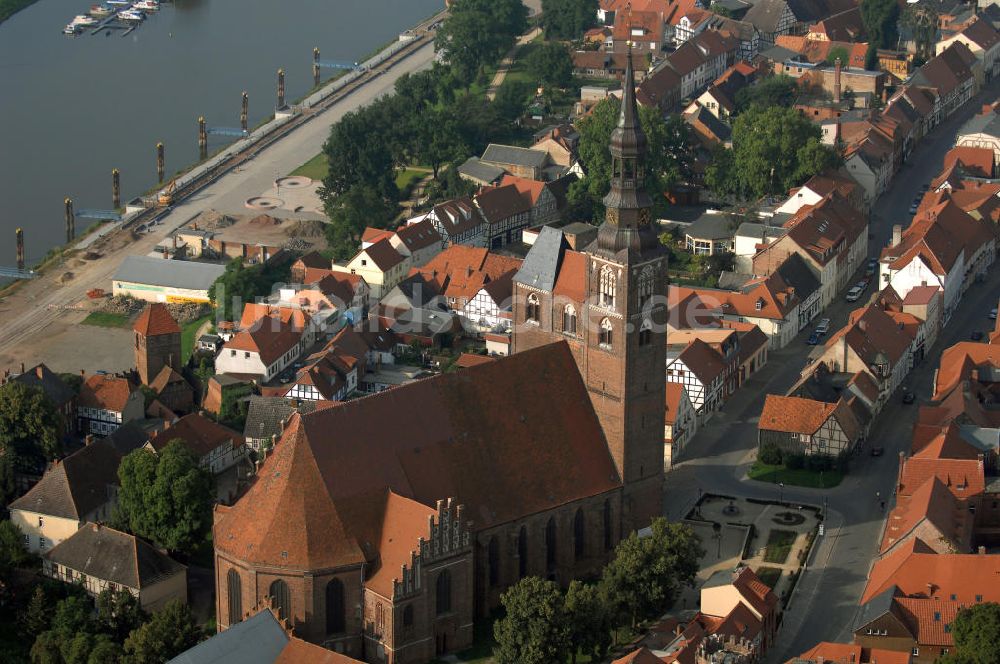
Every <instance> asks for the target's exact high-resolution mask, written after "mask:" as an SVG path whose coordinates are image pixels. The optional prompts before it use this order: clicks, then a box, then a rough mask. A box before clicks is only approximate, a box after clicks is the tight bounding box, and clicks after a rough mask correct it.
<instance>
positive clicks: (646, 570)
mask: <svg viewBox="0 0 1000 664" xmlns="http://www.w3.org/2000/svg"><path fill="white" fill-rule="evenodd" d="M651 530H652V534H651V535H649V536H648V537H642V538H640V537H639V536H638V535H637V534H636V533H632V534H631V535H629V537H628V538H626V539H624V540H622V541H621V542H619V543H618V546H617V547H616V548H615V557H614V559H613V560H612V561H611V563H610V564H609V565H608V566H607V567H605V568H604V574H603V575H602V577H601V587H602V591H603V592H604V594H605V596H606V597H607V600H608V606H609V608H610V610H611V611H612V613H613V615H615V616H616V617H617V619H618V621H619V623H618V624H622V622H623V621H626V620H627V621H629V624H630V625H631V626H632V627H633V628H634V627H635V626H636V624H638V622H639V620H641V619H644V618H651V617H654V616H657V615H660V614H661V613H662V612H663V611H664V610H665V609H667V608H668V607H669V606H670V605H671V604H672V603H673V602H674V600H675V599H676V598H677V595H678V593H679V592H680V589H681V587H682V586H691V585H693V584H694V578H695V574H697V572H698V561H699V559H701V557H702V556H703V555H704V554H705V551H704V550H703V549H702V548H701V540H700V538H699V537H698V535H696V534H695V532H694V531H693V530H692V529H691V527H690V526H687V525H685V524H681V523H668V522H667V520H666V519H663V518H662V517H660V518H656V519H654V520H653V523H652V526H651Z"/></svg>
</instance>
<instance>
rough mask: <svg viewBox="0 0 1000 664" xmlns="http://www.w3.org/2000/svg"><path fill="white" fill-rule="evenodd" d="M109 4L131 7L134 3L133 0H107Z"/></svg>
mask: <svg viewBox="0 0 1000 664" xmlns="http://www.w3.org/2000/svg"><path fill="white" fill-rule="evenodd" d="M106 2H107V4H109V5H112V6H115V5H117V6H119V7H130V6H131V5H132V0H106Z"/></svg>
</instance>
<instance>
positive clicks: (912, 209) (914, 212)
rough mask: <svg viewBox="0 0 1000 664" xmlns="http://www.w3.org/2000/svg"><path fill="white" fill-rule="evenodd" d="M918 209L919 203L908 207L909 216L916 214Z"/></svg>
mask: <svg viewBox="0 0 1000 664" xmlns="http://www.w3.org/2000/svg"><path fill="white" fill-rule="evenodd" d="M919 207H920V203H917V202H914V203H912V204H911V205H910V214H916V213H917V209H918V208H919Z"/></svg>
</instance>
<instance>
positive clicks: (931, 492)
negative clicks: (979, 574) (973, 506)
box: [879, 478, 971, 553]
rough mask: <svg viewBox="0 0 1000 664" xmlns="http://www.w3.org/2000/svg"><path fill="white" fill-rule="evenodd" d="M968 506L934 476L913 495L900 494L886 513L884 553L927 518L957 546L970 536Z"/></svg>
mask: <svg viewBox="0 0 1000 664" xmlns="http://www.w3.org/2000/svg"><path fill="white" fill-rule="evenodd" d="M966 514H967V510H966V509H965V507H964V505H963V504H962V503H961V501H959V500H958V499H957V498H956V497H955V496H954V495H952V493H951V492H950V491H948V488H947V487H946V486H945V485H944V484H943V483H942V482H941V480H939V479H937V478H932V479H930V480H928V481H927V482H924V484H923V485H921V486H920V487H919V488H918V489H917V490H916V491H914V492H913V494H912V495H909V496H903V495H902V494H900V495H899V497H898V499H897V504H896V507H895V508H893V510H892V511H891V512H890V514H889V519H888V522H887V524H886V528H885V532H884V533H883V537H882V545H881V548H880V549H879V551H880V552H881V553H885V552H886V551H888V550H889V548H890V547H892V545H894V544H895V543H896V542H898V541H900V540H901V539H903V538H904V537H906V536H907V535H909V534H910V533H911V532H912V531H913V529H914V528H916V527H917V526H918V525H920V524H921V523H923V522H925V521H926V522H929V523H930V524H931V525H932V526H933V527H934V528H935V529H936V530H937V531H938V532H939V533H941V535H942V536H943V537H947V538H948V542H949V543H950V544H952V545H953V546H956V547H957V548H958V549H959V550H962V549H963V548H964V546H963V545H965V544H967V541H968V537H969V534H970V533H969V526H970V525H971V524H969V523H967V522H966V520H965V519H966Z"/></svg>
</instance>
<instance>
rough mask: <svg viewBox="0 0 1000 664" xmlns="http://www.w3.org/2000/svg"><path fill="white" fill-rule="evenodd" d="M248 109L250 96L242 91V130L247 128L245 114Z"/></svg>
mask: <svg viewBox="0 0 1000 664" xmlns="http://www.w3.org/2000/svg"><path fill="white" fill-rule="evenodd" d="M249 110H250V96H249V95H248V94H247V93H246V91H245V90H244V91H243V110H241V111H240V127H241V128H242V129H243V131H246V130H247V114H248V111H249Z"/></svg>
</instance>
